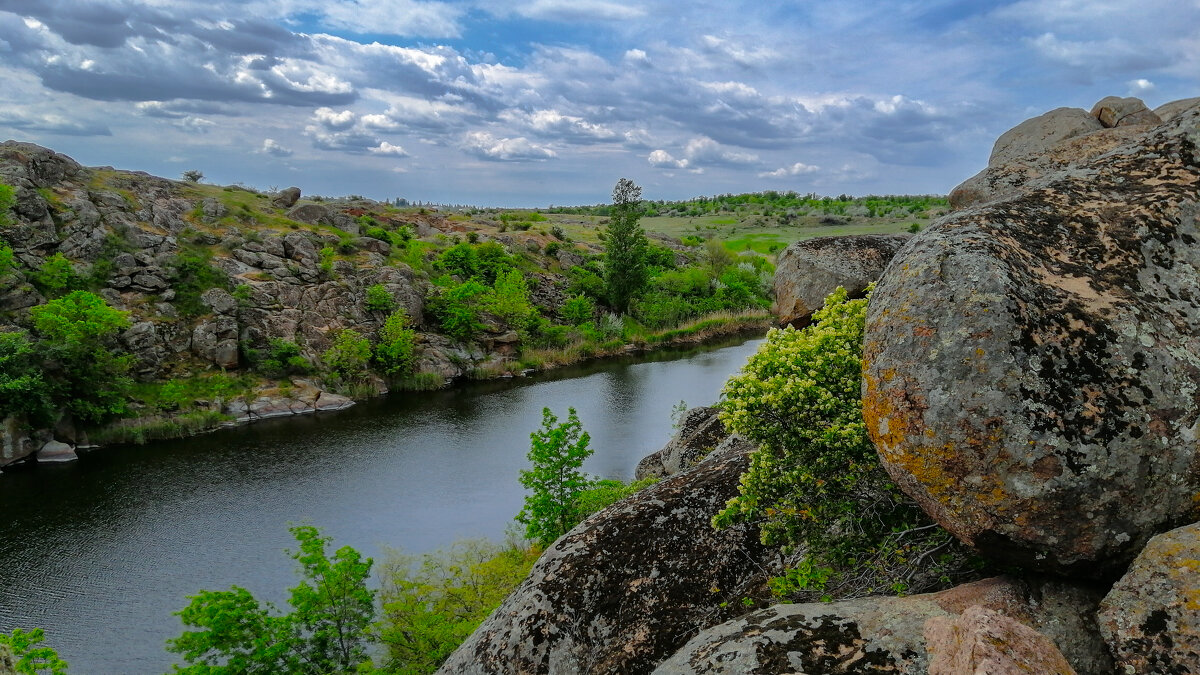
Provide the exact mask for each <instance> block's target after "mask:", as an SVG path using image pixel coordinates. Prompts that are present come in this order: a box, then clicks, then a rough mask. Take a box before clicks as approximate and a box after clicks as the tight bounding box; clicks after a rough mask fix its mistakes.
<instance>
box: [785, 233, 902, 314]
mask: <svg viewBox="0 0 1200 675" xmlns="http://www.w3.org/2000/svg"><path fill="white" fill-rule="evenodd" d="M911 236H912V235H909V234H864V235H858V236H848V237H817V238H815V239H806V240H804V241H800V242H796V243H795V244H792V245H791V246H788V247H787V248H786V249H784V251H783V253H780V254H779V260H778V263H777V264H776V267H775V303H774V307H773V308H772V309H773V311H774V313H775V314H776V315H777V316H778V317H779V323H780V325H782V326H786V325H792V326H795V327H797V328H802V327H804V326H806V325H808V322H809V317H810V316H812V313H813V312H815V311H817V310H818V309H821V306H822V305H823V304H824V302H825V297H826V296H827V295H829V294H830V293H832V292H833V290H834V289H836V288H837V287H838V286H841V287H843V288H845V289H846V292H847V293H849V294H850V297H862V294H863V293H864V292H865V291H866V288H867V286H868V285H869V284H871V283H872V282H874V281H875V280H876V279H878V278H879V275H880V274H883V270H884V268H885V267H887V264H888V261H890V260H891V259H892V256H894V255H896V252H897V251H899V250H900V247H902V246H904V244H905V242H907V241H908V240H909V238H910V237H911Z"/></svg>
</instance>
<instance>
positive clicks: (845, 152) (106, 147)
mask: <svg viewBox="0 0 1200 675" xmlns="http://www.w3.org/2000/svg"><path fill="white" fill-rule="evenodd" d="M1197 28H1200V0H1139V1H1137V2H1132V1H1129V2H1112V1H1108V0H1044V1H1032V0H1025V1H1015V2H991V3H989V2H974V1H965V0H944V1H938V0H930V1H918V2H868V1H854V0H846V1H839V2H816V1H810V2H747V3H741V2H716V1H707V0H701V1H697V2H689V3H678V2H666V1H663V0H642V1H641V2H636V3H633V2H623V1H620V0H516V1H513V2H507V3H498V2H482V1H480V0H444V1H436V0H204V1H203V2H199V1H196V2H192V1H189V0H174V1H168V0H0V62H2V63H3V65H4V71H3V72H4V73H5V76H4V86H3V87H0V138H14V139H18V140H25V141H32V142H35V143H39V144H42V145H46V146H48V147H51V148H54V149H55V150H58V151H60V152H64V153H66V154H68V155H71V156H73V157H75V158H76V159H77V160H79V161H81V162H83V163H84V164H88V165H113V166H116V167H119V168H124V169H132V170H141V171H148V172H150V173H154V174H158V175H163V176H168V177H177V176H179V174H180V173H181V172H182V171H184V170H186V169H199V170H201V171H203V172H204V174H205V176H206V177H207V180H208V181H211V182H217V183H233V182H241V183H244V184H247V185H252V186H255V187H259V188H264V189H265V188H269V187H272V186H278V187H285V186H288V185H297V186H300V187H301V188H302V189H303V190H304V191H305V193H308V194H325V195H344V194H351V193H356V194H363V195H367V196H369V197H374V198H378V199H385V198H392V197H406V198H408V199H413V200H417V199H419V200H423V201H435V202H444V203H468V204H479V205H498V206H544V205H547V204H579V203H596V202H602V201H607V200H608V197H609V194H610V192H611V189H612V186H613V184H614V183H615V182H616V180H617V178H620V177H628V178H631V179H633V180H634V181H636V182H637V183H639V184H640V185H642V186H643V188H644V194H645V196H646V197H647V198H650V199H680V198H687V197H692V196H697V195H705V194H716V193H723V192H747V191H758V190H766V189H776V190H797V191H799V192H810V191H812V192H818V193H822V194H840V193H849V194H868V193H945V192H947V191H949V189H950V188H952V187H953V186H954V185H956V184H957V183H959V182H960V181H962V180H964V179H965V178H967V177H968V176H970V175H972V174H974V173H975V172H976V171H978V170H979V169H981V168H982V167H983V165H984V164H985V162H986V159H987V155H988V153H989V151H990V149H991V145H992V142H993V141H994V140H995V138H996V137H997V136H998V135H999V134H1001V133H1002V132H1004V131H1005V130H1006V129H1008V128H1010V127H1012V126H1013V125H1015V124H1017V123H1019V122H1020V121H1022V120H1024V119H1026V118H1028V117H1031V116H1033V115H1036V114H1040V113H1042V112H1045V111H1047V110H1050V109H1053V108H1057V107H1060V106H1076V107H1083V108H1090V107H1091V105H1092V104H1093V103H1094V102H1095V101H1097V100H1098V99H1100V98H1102V97H1104V96H1107V95H1113V94H1116V95H1122V96H1127V95H1134V96H1138V97H1140V98H1142V99H1143V100H1145V101H1146V102H1147V104H1149V105H1150V106H1151V107H1156V106H1157V105H1160V104H1162V103H1165V102H1167V101H1171V100H1175V99H1179V98H1187V97H1191V96H1198V95H1200V30H1197Z"/></svg>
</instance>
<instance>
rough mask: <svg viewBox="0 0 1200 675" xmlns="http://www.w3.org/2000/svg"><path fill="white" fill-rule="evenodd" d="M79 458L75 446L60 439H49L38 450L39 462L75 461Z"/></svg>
mask: <svg viewBox="0 0 1200 675" xmlns="http://www.w3.org/2000/svg"><path fill="white" fill-rule="evenodd" d="M77 459H79V456H78V455H76V454H75V446H73V445H67V444H66V443H62V442H60V441H48V442H47V443H46V444H45V445H43V446H42V447H41V449H39V450H38V452H37V461H38V463H39V464H55V463H60V462H74V461H75V460H77Z"/></svg>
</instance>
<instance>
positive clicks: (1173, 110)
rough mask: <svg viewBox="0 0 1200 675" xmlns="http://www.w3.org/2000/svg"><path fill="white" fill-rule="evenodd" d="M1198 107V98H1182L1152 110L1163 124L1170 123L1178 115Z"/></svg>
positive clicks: (1199, 100)
mask: <svg viewBox="0 0 1200 675" xmlns="http://www.w3.org/2000/svg"><path fill="white" fill-rule="evenodd" d="M1196 106H1200V96H1196V97H1194V98H1182V99H1179V100H1178V101H1171V102H1170V103H1164V104H1162V105H1160V106H1158V107H1157V108H1155V109H1154V114H1155V115H1158V118H1159V119H1161V120H1162V121H1164V122H1170V121H1171V120H1173V119H1175V117H1177V116H1178V115H1179V114H1180V113H1182V112H1186V111H1187V110H1189V109H1191V108H1195V107H1196Z"/></svg>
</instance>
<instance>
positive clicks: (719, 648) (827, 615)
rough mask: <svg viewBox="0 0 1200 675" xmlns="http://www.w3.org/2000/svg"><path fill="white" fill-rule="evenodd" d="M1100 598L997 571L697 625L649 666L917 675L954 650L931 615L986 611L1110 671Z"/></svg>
mask: <svg viewBox="0 0 1200 675" xmlns="http://www.w3.org/2000/svg"><path fill="white" fill-rule="evenodd" d="M1099 600H1100V593H1099V592H1097V591H1093V590H1088V589H1083V588H1077V587H1072V586H1068V585H1066V584H1062V583H1056V582H1026V581H1020V580H1016V579H1009V578H1004V577H998V578H993V579H985V580H983V581H978V582H974V583H971V584H965V585H963V586H959V587H956V588H952V589H949V590H946V591H941V592H938V593H929V594H923V595H912V596H908V597H880V596H876V597H868V598H857V599H854V600H842V601H839V602H832V603H806V604H794V605H775V606H774V607H769V608H767V609H763V610H759V611H757V612H754V613H751V614H747V615H746V616H743V617H740V618H738V619H735V620H733V621H729V622H726V623H723V624H721V625H718V626H714V627H712V628H709V629H706V630H703V631H700V633H699V634H697V635H696V636H695V637H694V638H692V639H691V640H690V641H689V642H688V643H687V644H686V645H685V646H684V647H683V648H682V649H680V650H679V651H678V652H676V653H675V654H673V655H672V656H671V657H670V658H669V659H667V660H665V661H663V662H662V663H661V664H660V665H659V666H658V668H657V669H656V670H654V673H655V674H656V675H685V674H686V675H693V674H704V673H730V674H732V673H738V674H739V675H750V674H762V675H774V674H775V673H805V674H806V675H827V674H828V675H832V674H834V673H844V674H850V673H889V674H896V673H904V674H911V675H923V674H924V673H927V672H929V671H930V667H931V662H933V663H939V662H944V660H945V659H947V658H948V657H951V656H952V654H951V653H950V652H953V651H954V650H955V647H954V645H953V644H951V641H947V640H945V639H942V636H940V635H939V623H938V622H940V621H946V620H949V621H951V622H957V621H959V620H960V617H961V616H962V615H967V617H968V620H970V618H971V616H974V615H978V614H979V613H980V612H981V610H984V611H986V612H989V613H991V614H992V615H999V616H1001V617H1004V619H1005V620H1006V621H1005V623H1006V624H1007V625H1008V626H1009V627H1010V628H1011V627H1012V624H1016V625H1019V626H1021V629H1013V630H1014V631H1015V630H1020V632H1021V634H1022V636H1023V637H1024V638H1025V639H1026V644H1028V642H1030V641H1033V640H1034V639H1035V638H1033V637H1032V636H1038V637H1040V638H1041V639H1042V640H1045V643H1043V644H1047V643H1048V644H1049V646H1051V647H1057V649H1058V650H1059V651H1061V653H1062V654H1063V655H1065V657H1066V660H1067V661H1068V662H1069V663H1070V664H1071V665H1072V666H1073V667H1074V669H1075V671H1076V672H1078V673H1086V674H1094V675H1109V674H1110V673H1111V672H1112V662H1111V660H1110V659H1109V658H1108V655H1107V653H1106V651H1105V648H1104V643H1103V642H1102V641H1101V639H1100V636H1099V634H1098V632H1097V630H1096V626H1095V622H1094V621H1092V619H1091V614H1092V612H1093V611H1094V609H1095V607H1096V603H1098V602H1099ZM1009 622H1011V623H1009ZM927 634H930V635H932V636H933V637H935V638H937V639H936V640H932V641H931V640H929V639H928V638H927ZM943 672H945V671H943ZM957 672H962V673H969V672H988V673H993V672H1003V671H992V670H985V671H971V670H967V671H957ZM1026 672H1036V673H1044V672H1054V671H1042V670H1035V669H1030V670H1028V671H1026Z"/></svg>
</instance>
